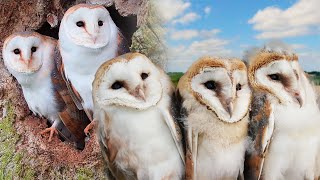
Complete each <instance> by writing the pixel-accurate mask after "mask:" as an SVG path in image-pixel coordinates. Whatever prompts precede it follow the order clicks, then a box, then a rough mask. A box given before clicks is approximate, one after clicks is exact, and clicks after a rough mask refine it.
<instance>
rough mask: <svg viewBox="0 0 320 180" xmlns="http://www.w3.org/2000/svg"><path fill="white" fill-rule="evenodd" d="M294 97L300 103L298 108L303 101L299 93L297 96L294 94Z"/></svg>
mask: <svg viewBox="0 0 320 180" xmlns="http://www.w3.org/2000/svg"><path fill="white" fill-rule="evenodd" d="M295 98H296V100H297V101H298V103H299V105H300V108H301V107H302V105H303V101H302V98H301V96H300V95H297V96H295Z"/></svg>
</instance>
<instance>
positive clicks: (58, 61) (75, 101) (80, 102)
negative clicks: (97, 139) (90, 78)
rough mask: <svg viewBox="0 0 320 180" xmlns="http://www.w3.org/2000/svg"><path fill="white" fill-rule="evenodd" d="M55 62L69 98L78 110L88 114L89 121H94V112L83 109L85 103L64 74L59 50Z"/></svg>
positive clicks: (56, 52)
mask: <svg viewBox="0 0 320 180" xmlns="http://www.w3.org/2000/svg"><path fill="white" fill-rule="evenodd" d="M55 62H56V67H57V71H58V72H59V74H60V75H59V76H61V79H62V80H63V81H64V84H65V85H64V86H65V87H66V88H67V90H68V96H69V97H70V98H71V99H72V101H73V104H75V106H76V107H77V109H78V110H83V111H84V112H85V113H86V115H87V117H88V118H89V120H90V121H92V120H93V112H92V111H91V110H89V109H85V108H83V103H84V102H83V100H82V98H81V96H80V94H79V93H78V91H77V90H76V89H75V88H74V87H73V86H72V83H71V82H70V81H69V80H68V78H67V77H66V75H65V73H64V67H63V62H62V58H61V55H60V53H59V50H58V48H56V51H55Z"/></svg>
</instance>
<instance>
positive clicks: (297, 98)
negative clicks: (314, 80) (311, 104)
mask: <svg viewBox="0 0 320 180" xmlns="http://www.w3.org/2000/svg"><path fill="white" fill-rule="evenodd" d="M289 93H290V94H291V96H292V98H293V100H294V101H296V102H297V103H298V104H299V105H300V108H301V107H302V105H303V99H302V97H301V95H300V93H299V91H297V90H294V91H293V90H292V91H289Z"/></svg>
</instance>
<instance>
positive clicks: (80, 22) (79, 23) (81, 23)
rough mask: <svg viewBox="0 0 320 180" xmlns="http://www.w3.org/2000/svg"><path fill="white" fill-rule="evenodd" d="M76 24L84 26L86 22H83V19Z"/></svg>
mask: <svg viewBox="0 0 320 180" xmlns="http://www.w3.org/2000/svg"><path fill="white" fill-rule="evenodd" d="M76 25H77V26H78V27H83V26H84V22H83V21H78V22H77V23H76Z"/></svg>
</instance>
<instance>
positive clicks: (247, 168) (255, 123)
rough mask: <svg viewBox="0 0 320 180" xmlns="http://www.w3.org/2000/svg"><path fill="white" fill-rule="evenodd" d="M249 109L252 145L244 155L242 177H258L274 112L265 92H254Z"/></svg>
mask: <svg viewBox="0 0 320 180" xmlns="http://www.w3.org/2000/svg"><path fill="white" fill-rule="evenodd" d="M253 97H254V98H253V102H252V104H251V111H250V123H249V136H250V137H251V140H252V147H251V149H250V148H249V150H248V152H247V153H246V157H245V164H244V178H245V179H249V180H257V179H260V176H261V173H262V170H263V164H264V159H265V156H266V154H267V151H268V147H269V144H270V141H271V137H272V134H273V130H274V114H273V108H272V105H271V104H270V102H269V101H268V100H267V97H266V95H265V94H261V93H255V94H254V96H253Z"/></svg>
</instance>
